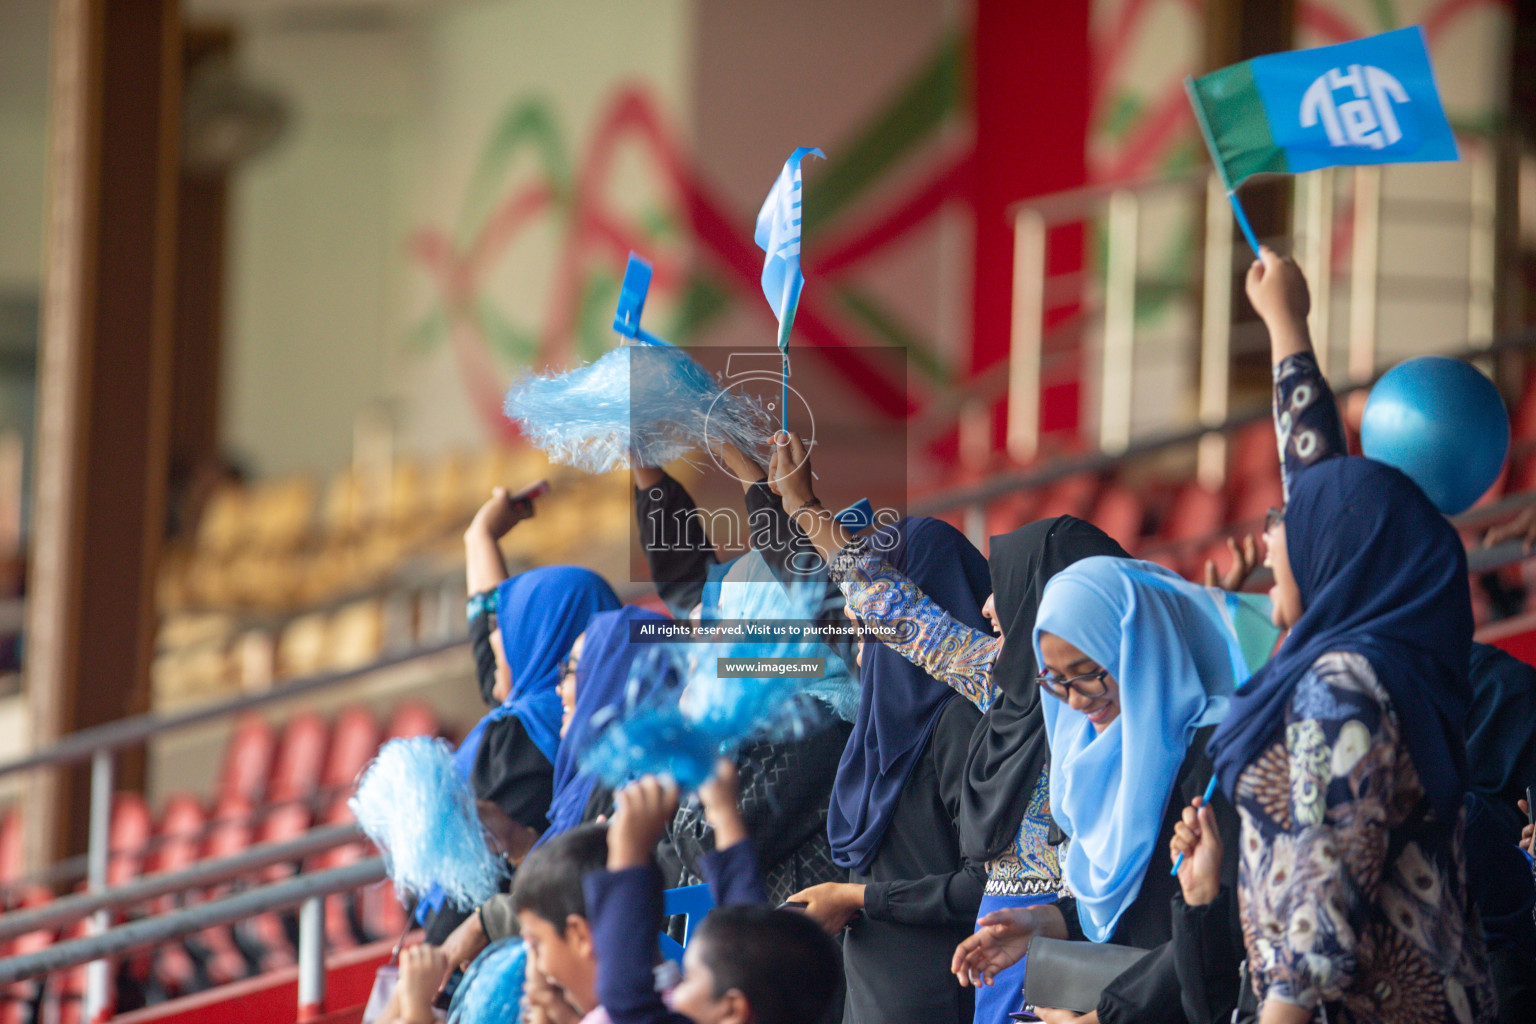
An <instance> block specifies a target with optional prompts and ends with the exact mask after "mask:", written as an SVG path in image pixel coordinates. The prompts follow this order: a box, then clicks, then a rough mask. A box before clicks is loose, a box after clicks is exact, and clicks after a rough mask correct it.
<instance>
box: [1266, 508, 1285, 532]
mask: <svg viewBox="0 0 1536 1024" xmlns="http://www.w3.org/2000/svg"><path fill="white" fill-rule="evenodd" d="M1284 524H1285V509H1283V508H1272V509H1270V510H1269V511H1268V512H1265V513H1264V532H1265V533H1268V532H1269V531H1270V530H1273V529H1274V528H1275V527H1277V526H1282V525H1284Z"/></svg>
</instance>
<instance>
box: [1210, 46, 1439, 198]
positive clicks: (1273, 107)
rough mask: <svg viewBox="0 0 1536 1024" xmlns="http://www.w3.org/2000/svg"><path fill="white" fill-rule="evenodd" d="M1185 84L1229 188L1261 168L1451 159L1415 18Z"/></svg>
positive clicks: (1284, 170)
mask: <svg viewBox="0 0 1536 1024" xmlns="http://www.w3.org/2000/svg"><path fill="white" fill-rule="evenodd" d="M1188 86H1189V95H1190V101H1191V103H1192V104H1193V105H1194V108H1195V116H1196V117H1197V118H1198V119H1199V121H1200V129H1201V131H1202V132H1203V133H1204V134H1205V141H1206V144H1207V145H1208V146H1209V147H1210V150H1211V158H1212V159H1213V160H1214V161H1215V162H1216V168H1217V170H1218V171H1219V172H1220V173H1221V177H1222V181H1224V182H1225V183H1226V186H1227V188H1228V189H1235V188H1237V186H1239V185H1241V184H1242V183H1243V180H1244V179H1245V178H1247V177H1248V176H1249V175H1251V174H1261V173H1264V172H1277V173H1281V174H1299V173H1301V172H1302V171H1312V170H1316V169H1318V168H1320V167H1335V166H1339V165H1345V164H1392V163H1420V162H1425V161H1438V160H1455V159H1456V155H1457V154H1456V136H1455V135H1454V134H1453V133H1452V131H1451V125H1450V122H1449V121H1447V120H1446V117H1445V109H1444V108H1443V107H1442V106H1441V105H1440V91H1439V90H1438V89H1437V88H1436V86H1435V71H1434V68H1433V67H1431V66H1430V63H1429V50H1428V48H1426V47H1425V45H1424V32H1423V30H1422V29H1420V28H1419V27H1417V26H1413V27H1410V28H1400V29H1398V30H1397V31H1395V32H1384V33H1382V34H1381V35H1379V36H1371V37H1369V38H1367V39H1356V40H1354V41H1353V42H1348V43H1339V44H1337V45H1335V46H1319V47H1317V48H1316V49H1312V50H1297V51H1294V52H1292V53H1274V54H1270V55H1269V56H1267V57H1255V58H1254V59H1253V60H1247V61H1243V62H1242V63H1241V64H1234V65H1232V66H1231V67H1229V68H1222V69H1221V70H1220V71H1215V72H1212V73H1211V74H1209V75H1206V76H1204V77H1202V78H1193V79H1190V80H1189V82H1188Z"/></svg>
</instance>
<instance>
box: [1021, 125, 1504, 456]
mask: <svg viewBox="0 0 1536 1024" xmlns="http://www.w3.org/2000/svg"><path fill="white" fill-rule="evenodd" d="M1460 141H1461V145H1462V152H1463V160H1462V163H1463V165H1464V167H1465V172H1466V173H1465V177H1466V184H1465V189H1464V190H1463V189H1461V187H1460V186H1457V188H1456V191H1455V193H1454V195H1452V196H1451V197H1449V198H1444V199H1439V198H1437V199H1425V198H1418V197H1413V196H1406V195H1405V196H1402V197H1398V196H1395V195H1393V194H1392V190H1391V189H1389V188H1385V187H1384V182H1385V180H1386V179H1384V177H1383V173H1384V172H1383V170H1382V168H1380V167H1360V168H1354V169H1352V170H1349V171H1345V170H1341V169H1327V170H1322V171H1314V172H1310V173H1308V174H1305V175H1300V176H1296V177H1294V178H1292V179H1290V180H1289V186H1288V187H1290V188H1291V189H1292V190H1293V192H1292V196H1293V199H1294V202H1293V205H1292V210H1293V217H1292V225H1291V235H1292V238H1293V239H1294V243H1295V255H1296V257H1297V260H1298V262H1300V264H1301V265H1302V267H1303V269H1304V270H1305V271H1306V273H1307V277H1308V279H1309V281H1310V282H1311V285H1312V299H1313V303H1312V313H1311V316H1310V318H1309V323H1310V325H1311V327H1312V333H1313V337H1314V341H1315V343H1316V348H1317V353H1318V358H1319V361H1320V362H1321V364H1322V366H1323V368H1324V371H1325V372H1326V371H1327V369H1328V364H1329V357H1330V354H1331V353H1332V351H1333V349H1334V348H1335V345H1334V344H1333V343H1332V342H1333V341H1334V339H1333V337H1332V335H1333V334H1335V333H1339V332H1338V331H1336V330H1335V325H1334V321H1335V319H1339V320H1341V321H1342V323H1341V324H1340V325H1339V326H1341V327H1344V328H1345V330H1344V332H1343V333H1344V337H1342V338H1341V339H1339V340H1340V341H1341V342H1342V347H1343V348H1344V349H1345V366H1346V367H1347V371H1348V373H1349V375H1350V376H1351V377H1353V378H1356V379H1363V378H1367V377H1370V376H1371V375H1372V374H1373V373H1374V372H1375V371H1376V370H1377V368H1378V347H1379V346H1378V324H1379V322H1380V320H1381V316H1380V313H1381V307H1382V302H1383V299H1384V298H1387V299H1390V298H1392V297H1393V296H1394V295H1395V294H1396V292H1397V291H1402V289H1399V287H1398V286H1400V285H1401V286H1403V287H1404V288H1409V289H1411V290H1412V294H1413V295H1414V296H1415V297H1417V298H1423V297H1424V296H1425V295H1428V294H1430V293H1435V294H1438V295H1439V296H1440V297H1441V298H1442V299H1443V300H1445V301H1447V302H1450V303H1451V304H1452V305H1454V306H1455V311H1456V314H1457V316H1458V317H1459V322H1460V323H1462V324H1464V325H1465V330H1466V336H1467V337H1469V338H1470V339H1472V341H1473V342H1474V343H1481V344H1486V343H1487V342H1489V341H1491V340H1492V338H1493V336H1494V332H1495V328H1496V323H1495V319H1496V318H1495V309H1496V307H1495V299H1496V292H1497V285H1498V273H1499V263H1498V260H1497V241H1498V239H1497V232H1496V223H1497V217H1496V213H1497V210H1498V208H1499V203H1498V200H1499V196H1498V188H1499V177H1498V173H1497V172H1498V166H1497V163H1498V161H1497V157H1498V154H1497V152H1496V151H1495V148H1494V143H1493V141H1492V140H1490V139H1488V138H1485V137H1481V136H1477V135H1473V134H1464V135H1463V136H1461V138H1460ZM1394 173H1395V172H1394ZM1345 183H1348V188H1347V189H1341V186H1342V185H1344V184H1345ZM1275 187H1286V186H1279V185H1277V186H1275ZM1341 192H1343V193H1344V195H1343V202H1340V201H1338V200H1339V198H1340V193H1341ZM1517 205H1518V204H1516V203H1512V202H1508V201H1507V198H1506V202H1505V206H1506V207H1508V208H1511V209H1513V208H1514V207H1515V206H1517ZM1346 206H1347V208H1348V215H1347V218H1346V216H1343V215H1341V214H1343V213H1344V209H1343V207H1346ZM1170 210H1173V211H1176V212H1174V213H1171V214H1170V212H1169V211H1170ZM1012 216H1013V225H1014V270H1013V273H1014V281H1013V316H1012V337H1011V341H1010V346H1009V359H1008V385H1007V430H1006V438H1007V451H1008V454H1009V455H1010V457H1011V458H1012V459H1013V460H1014V461H1015V462H1018V463H1021V464H1027V463H1029V462H1031V461H1033V460H1034V459H1035V458H1036V457H1037V456H1038V455H1039V452H1040V441H1041V433H1040V424H1041V418H1040V417H1041V394H1042V390H1043V388H1044V386H1045V385H1046V384H1048V383H1049V381H1048V380H1047V378H1048V377H1049V376H1050V374H1049V372H1048V362H1049V358H1048V357H1049V355H1050V353H1049V352H1048V351H1047V350H1048V347H1050V346H1051V344H1052V342H1051V335H1052V334H1053V333H1055V332H1056V331H1057V330H1059V326H1058V327H1050V328H1048V325H1051V324H1055V323H1057V322H1058V321H1062V320H1066V321H1067V322H1068V323H1069V324H1070V329H1071V330H1080V331H1082V332H1083V337H1082V341H1081V344H1080V345H1078V346H1077V348H1078V350H1079V351H1080V353H1081V355H1082V356H1083V357H1084V359H1096V360H1097V366H1096V369H1095V372H1091V373H1090V372H1089V371H1088V369H1087V368H1086V367H1084V368H1083V369H1082V372H1081V376H1080V379H1081V380H1082V381H1083V383H1084V385H1085V388H1084V394H1085V396H1086V395H1094V396H1096V401H1097V408H1098V421H1097V423H1096V424H1091V425H1090V426H1088V427H1087V428H1086V429H1085V430H1084V431H1083V433H1084V434H1085V435H1086V436H1089V437H1091V438H1092V439H1093V441H1094V442H1095V444H1096V447H1097V448H1098V450H1099V451H1100V452H1101V453H1104V454H1107V455H1115V454H1120V453H1123V452H1126V451H1128V450H1130V449H1132V447H1133V441H1134V437H1133V426H1134V424H1133V422H1132V405H1133V402H1132V399H1133V396H1134V395H1135V394H1136V380H1137V372H1138V366H1139V360H1138V357H1144V356H1145V355H1147V354H1148V353H1149V351H1150V350H1149V349H1148V344H1149V342H1151V341H1152V340H1154V339H1153V338H1150V337H1148V336H1146V334H1145V332H1144V330H1143V328H1142V327H1141V326H1139V321H1140V318H1141V316H1142V314H1143V313H1144V312H1145V311H1146V309H1147V305H1148V303H1147V299H1146V296H1145V295H1144V294H1142V293H1141V292H1140V291H1139V286H1141V285H1142V284H1143V283H1144V282H1147V281H1149V280H1155V281H1156V283H1157V284H1158V285H1159V286H1160V291H1161V292H1162V296H1163V299H1164V300H1167V299H1168V298H1170V296H1171V297H1173V298H1175V299H1176V300H1177V301H1178V302H1180V303H1182V306H1183V308H1184V309H1185V310H1187V317H1188V319H1190V320H1192V321H1194V322H1195V324H1196V326H1195V328H1194V330H1193V332H1192V337H1190V338H1188V339H1187V340H1189V341H1196V342H1197V343H1198V351H1199V356H1198V360H1197V368H1196V373H1195V379H1196V383H1195V386H1194V391H1195V394H1193V395H1191V396H1190V397H1191V398H1192V399H1193V400H1192V401H1189V402H1184V403H1180V402H1173V403H1169V404H1170V406H1171V407H1174V408H1189V409H1193V410H1195V417H1194V422H1195V423H1197V424H1198V426H1199V427H1201V428H1204V429H1205V430H1206V431H1209V432H1211V433H1209V435H1208V437H1207V440H1206V442H1205V443H1203V444H1201V446H1200V449H1199V456H1198V473H1199V477H1200V479H1201V481H1202V482H1203V483H1205V484H1206V486H1208V487H1217V486H1219V485H1220V484H1221V482H1222V474H1223V472H1224V469H1225V459H1224V454H1225V446H1224V442H1223V440H1222V438H1221V435H1220V434H1219V433H1217V432H1215V431H1216V428H1217V427H1219V426H1220V425H1221V424H1223V423H1224V422H1226V421H1227V420H1228V419H1229V413H1230V403H1231V398H1232V380H1231V367H1232V362H1233V356H1234V354H1237V353H1236V352H1235V350H1234V346H1233V312H1234V310H1233V303H1232V295H1233V291H1234V284H1235V283H1237V282H1238V280H1239V278H1240V277H1241V275H1242V274H1243V273H1244V272H1245V271H1246V268H1247V265H1248V253H1247V252H1246V250H1244V251H1242V252H1239V251H1238V249H1237V247H1236V245H1235V243H1234V240H1233V234H1234V232H1233V214H1232V208H1231V206H1230V204H1229V203H1228V201H1227V196H1226V191H1225V189H1224V188H1223V187H1222V185H1221V183H1220V181H1219V180H1218V179H1217V177H1216V176H1215V175H1214V174H1210V173H1195V174H1190V175H1185V176H1182V177H1177V178H1167V179H1159V180H1153V181H1143V182H1125V183H1116V184H1108V185H1093V186H1088V187H1085V188H1079V189H1073V190H1070V191H1066V192H1060V193H1055V194H1053V195H1049V196H1044V197H1041V198H1039V199H1032V200H1028V201H1026V202H1023V203H1020V204H1018V205H1017V206H1016V207H1014V209H1013V213H1012ZM1170 220H1177V221H1178V222H1179V223H1181V224H1182V223H1186V222H1187V223H1188V224H1190V225H1191V227H1192V228H1193V226H1194V225H1198V224H1199V223H1200V222H1201V221H1202V220H1203V223H1204V244H1203V247H1202V248H1201V249H1200V250H1197V252H1196V253H1195V254H1194V258H1191V259H1189V260H1188V264H1189V265H1190V266H1191V267H1192V268H1194V269H1192V270H1191V271H1189V272H1187V276H1186V271H1185V270H1183V269H1182V268H1181V267H1180V265H1179V264H1180V261H1179V259H1178V258H1177V257H1174V258H1173V259H1172V266H1173V267H1174V270H1173V272H1172V273H1173V276H1172V277H1168V274H1167V271H1161V272H1160V273H1162V275H1163V276H1162V277H1156V276H1154V275H1152V274H1148V273H1147V272H1146V271H1144V269H1143V267H1142V263H1143V256H1144V255H1145V254H1146V252H1147V250H1148V248H1149V244H1148V241H1147V239H1148V238H1154V240H1155V234H1156V229H1157V227H1158V225H1159V222H1161V223H1162V226H1163V227H1164V228H1166V227H1167V223H1168V222H1169V221H1170ZM1399 224H1401V225H1436V226H1443V225H1451V226H1452V227H1453V228H1454V229H1455V230H1456V231H1458V232H1461V233H1462V237H1464V239H1465V243H1464V244H1465V247H1466V260H1465V267H1464V270H1461V269H1459V270H1456V271H1454V272H1453V273H1452V274H1450V275H1442V276H1424V275H1419V276H1416V277H1411V278H1405V277H1400V276H1392V275H1384V274H1383V272H1382V264H1383V260H1382V238H1383V228H1384V227H1390V226H1394V225H1399ZM1064 229H1065V230H1068V231H1081V232H1082V233H1083V235H1084V236H1091V238H1090V240H1089V241H1087V242H1086V243H1085V244H1084V248H1085V249H1086V250H1087V251H1090V252H1096V253H1097V257H1098V258H1097V259H1094V260H1085V262H1084V264H1083V268H1082V269H1077V268H1074V269H1071V270H1068V271H1065V272H1056V273H1053V272H1052V271H1051V270H1050V261H1049V256H1050V248H1051V245H1052V243H1053V237H1054V236H1056V235H1058V234H1059V233H1060V232H1061V231H1062V230H1064ZM1336 240H1337V241H1339V242H1343V243H1347V245H1348V248H1349V263H1348V267H1347V268H1346V269H1347V273H1345V274H1343V275H1339V274H1337V273H1336V268H1335V266H1334V263H1335V258H1334V256H1335V248H1336V245H1335V242H1336ZM1170 251H1171V252H1173V253H1177V254H1179V255H1184V254H1188V253H1189V246H1188V245H1187V244H1183V243H1182V242H1180V244H1178V245H1176V246H1172V247H1171V248H1170ZM1340 262H1342V261H1340ZM1336 276H1342V277H1343V278H1344V279H1345V281H1346V286H1345V289H1344V290H1345V291H1346V292H1347V307H1344V306H1341V305H1340V300H1339V297H1338V296H1337V295H1336V294H1335V293H1336V291H1338V289H1336V288H1335V277H1336ZM1165 278H1166V279H1165ZM1336 309H1337V310H1338V312H1339V314H1340V315H1339V316H1338V317H1336V316H1335V310H1336ZM1179 333H1184V332H1179ZM1089 334H1095V335H1096V339H1097V343H1096V344H1092V343H1090V341H1089V337H1088V336H1089ZM1165 340H1171V341H1172V342H1173V344H1174V345H1176V346H1182V345H1184V344H1186V339H1185V338H1183V337H1180V338H1172V339H1165ZM1055 347H1056V348H1059V347H1060V345H1059V339H1058V343H1057V344H1056V346H1055ZM1170 351H1171V349H1170ZM1058 354H1059V353H1058ZM1162 355H1164V356H1166V353H1162Z"/></svg>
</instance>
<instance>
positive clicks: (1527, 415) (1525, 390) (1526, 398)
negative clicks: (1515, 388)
mask: <svg viewBox="0 0 1536 1024" xmlns="http://www.w3.org/2000/svg"><path fill="white" fill-rule="evenodd" d="M1509 432H1510V436H1511V437H1513V438H1514V439H1515V441H1516V442H1519V441H1532V440H1536V366H1533V367H1531V369H1529V370H1527V371H1526V374H1525V384H1524V386H1523V387H1522V388H1521V390H1520V400H1519V401H1518V402H1516V403H1515V412H1514V415H1513V416H1511V417H1510V422H1509Z"/></svg>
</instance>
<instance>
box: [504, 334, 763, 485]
mask: <svg viewBox="0 0 1536 1024" xmlns="http://www.w3.org/2000/svg"><path fill="white" fill-rule="evenodd" d="M505 411H506V414H507V417H508V418H509V419H511V420H512V421H514V422H515V423H517V425H518V426H519V427H520V428H521V429H522V432H523V436H524V437H525V438H527V439H528V442H529V443H530V444H532V445H533V446H534V447H536V448H539V449H540V450H542V451H543V452H544V453H545V454H546V455H547V456H548V457H549V460H550V461H551V462H556V463H561V464H564V465H568V466H574V467H576V468H577V469H580V470H583V471H585V472H588V473H607V472H610V471H612V470H616V469H628V468H630V467H633V466H661V465H665V464H666V463H669V462H673V461H676V460H677V459H681V458H686V457H688V456H690V455H692V454H694V453H696V452H700V451H707V450H711V449H713V448H716V447H717V446H718V445H719V444H720V443H721V442H729V443H730V444H732V445H734V446H735V447H737V448H739V449H740V450H742V451H743V452H746V453H748V454H749V455H753V456H755V457H756V458H757V459H758V461H759V462H761V463H764V464H766V463H767V461H768V451H767V440H768V437H769V435H770V434H771V433H772V431H773V424H772V420H771V418H770V417H769V416H768V414H767V412H766V411H765V410H764V409H763V408H762V407H761V406H760V405H758V404H757V403H756V401H755V400H753V399H752V398H751V397H750V396H749V395H746V394H743V393H742V392H741V391H739V390H737V389H732V390H724V389H722V388H721V387H720V385H719V383H718V382H717V381H716V380H715V378H714V377H712V376H710V374H709V373H708V371H706V370H705V369H704V368H703V367H702V366H700V365H699V364H698V363H697V362H695V361H694V360H693V359H692V358H691V357H690V356H689V355H688V354H687V353H686V352H684V351H683V350H681V349H678V348H673V347H671V346H669V345H621V346H619V347H618V348H616V349H614V350H613V351H611V352H608V353H605V354H604V355H603V356H602V357H601V358H599V359H598V360H597V361H595V362H593V363H590V364H588V365H587V366H582V367H579V368H577V369H574V370H569V371H566V372H564V373H556V374H550V375H545V376H539V375H532V376H528V377H524V378H523V379H521V380H519V381H517V382H516V383H514V384H513V385H512V387H511V389H510V390H508V391H507V398H506V405H505Z"/></svg>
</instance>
